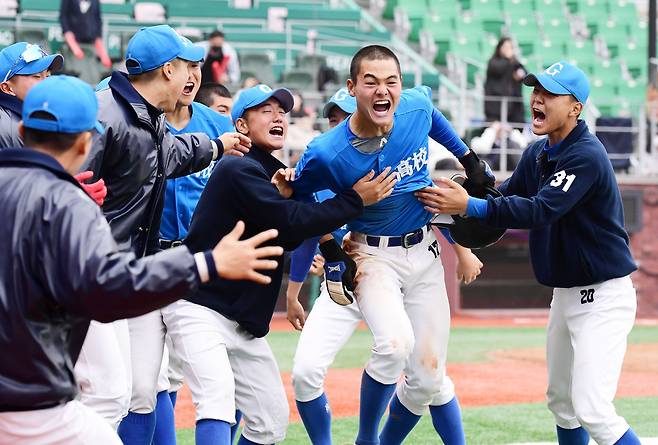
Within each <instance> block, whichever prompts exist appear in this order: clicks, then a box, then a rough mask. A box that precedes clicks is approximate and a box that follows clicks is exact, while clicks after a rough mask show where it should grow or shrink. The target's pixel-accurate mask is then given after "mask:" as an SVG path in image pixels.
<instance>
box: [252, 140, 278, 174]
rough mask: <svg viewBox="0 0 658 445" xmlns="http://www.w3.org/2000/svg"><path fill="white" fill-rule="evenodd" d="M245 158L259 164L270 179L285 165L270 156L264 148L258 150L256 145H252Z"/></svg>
mask: <svg viewBox="0 0 658 445" xmlns="http://www.w3.org/2000/svg"><path fill="white" fill-rule="evenodd" d="M245 156H246V157H248V158H252V159H253V160H255V161H256V162H258V163H259V164H261V165H262V166H263V167H264V168H265V171H266V172H267V174H268V175H269V176H270V177H272V176H273V175H274V173H276V171H277V170H278V169H280V168H286V165H285V164H284V163H283V162H281V161H279V160H278V159H277V158H275V157H274V156H272V154H271V153H270V152H268V151H267V150H265V149H264V148H260V147H259V146H257V145H252V146H251V148H250V149H249V153H247V154H246V155H245Z"/></svg>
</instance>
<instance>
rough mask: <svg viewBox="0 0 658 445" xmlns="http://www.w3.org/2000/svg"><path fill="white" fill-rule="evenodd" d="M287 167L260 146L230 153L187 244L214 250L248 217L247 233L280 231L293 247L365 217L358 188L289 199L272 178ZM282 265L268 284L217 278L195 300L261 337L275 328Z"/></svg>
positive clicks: (288, 247) (200, 205)
mask: <svg viewBox="0 0 658 445" xmlns="http://www.w3.org/2000/svg"><path fill="white" fill-rule="evenodd" d="M283 167H285V166H284V165H283V164H282V163H281V162H280V161H279V160H278V159H276V158H275V157H274V156H272V155H271V154H269V153H267V152H266V151H264V150H261V149H259V148H258V147H256V146H252V147H251V150H250V151H249V153H248V154H247V155H246V156H245V157H243V158H238V157H232V156H231V157H226V158H224V159H222V161H221V162H219V163H218V164H217V166H216V167H215V170H214V171H213V173H212V175H211V176H210V179H209V181H208V184H207V185H206V188H205V189H204V191H203V193H202V194H201V198H200V199H199V203H198V204H197V207H196V210H195V211H194V216H193V217H192V224H191V226H190V231H189V233H188V235H187V238H186V240H185V244H187V246H188V247H189V248H190V249H191V250H192V251H195V252H196V251H197V250H203V251H205V250H208V249H209V248H212V247H214V246H215V244H217V242H218V241H219V240H220V239H221V238H222V237H223V236H224V235H226V234H227V233H228V232H230V231H231V230H232V229H233V227H234V226H235V224H236V223H237V222H238V221H239V220H242V221H244V223H245V225H246V231H245V234H244V237H245V238H246V237H250V236H253V235H255V234H257V233H258V232H261V231H263V230H267V229H272V228H274V229H278V230H279V236H278V238H276V239H275V240H274V241H272V244H274V245H279V246H282V247H283V248H284V249H285V250H293V249H295V248H296V247H297V246H298V245H299V244H301V243H302V241H304V240H305V239H307V238H312V237H314V236H318V235H322V234H325V233H330V232H332V231H333V230H335V229H337V228H339V227H341V226H342V225H343V224H345V223H346V222H347V221H349V220H352V219H354V218H356V217H358V216H360V215H361V213H362V212H363V202H362V201H361V198H360V197H359V195H358V194H357V193H356V192H355V191H354V190H352V189H349V190H346V191H344V192H343V193H340V194H338V195H337V196H336V197H335V198H332V199H329V200H326V201H324V202H322V203H310V202H299V201H294V200H291V199H284V198H283V197H281V195H280V194H279V192H278V190H277V189H276V187H275V186H274V185H272V184H271V183H270V179H271V177H272V176H273V175H274V173H275V172H276V171H277V170H278V169H279V168H283ZM277 261H278V263H279V266H278V267H277V269H276V270H272V271H268V272H267V273H266V274H267V275H269V276H270V277H272V282H271V283H270V284H268V285H266V286H264V285H261V284H256V283H253V282H249V281H228V280H223V279H221V278H220V279H217V280H214V281H213V282H212V283H207V284H204V285H202V286H201V287H200V288H199V291H198V292H196V294H194V295H193V296H192V297H191V298H189V300H190V301H192V302H194V303H197V304H200V305H203V306H206V307H208V308H210V309H214V310H216V311H217V312H219V313H220V314H222V315H224V316H225V317H226V318H229V319H231V320H234V321H236V322H238V323H239V324H240V326H241V327H242V328H244V329H245V330H247V331H248V332H250V333H251V334H252V335H254V336H255V337H263V336H264V335H265V334H267V332H268V331H269V324H270V320H271V319H272V313H273V312H274V305H275V303H276V299H277V296H278V294H279V288H280V286H281V278H282V276H283V257H279V258H277Z"/></svg>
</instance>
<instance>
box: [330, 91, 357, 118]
mask: <svg viewBox="0 0 658 445" xmlns="http://www.w3.org/2000/svg"><path fill="white" fill-rule="evenodd" d="M333 107H338V108H340V109H341V110H343V111H344V112H346V113H347V114H352V113H354V111H356V99H355V98H354V97H353V96H350V93H349V92H348V91H347V88H341V89H340V90H338V91H336V92H335V93H334V95H333V96H331V99H329V102H327V104H326V105H325V106H324V108H323V109H322V116H324V117H329V113H330V112H331V109H332V108H333Z"/></svg>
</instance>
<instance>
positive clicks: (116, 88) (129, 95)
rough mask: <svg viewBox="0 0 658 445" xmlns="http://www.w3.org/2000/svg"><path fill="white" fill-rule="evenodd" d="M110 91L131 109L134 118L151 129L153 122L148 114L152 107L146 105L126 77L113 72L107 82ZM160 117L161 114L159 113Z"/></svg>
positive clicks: (118, 72)
mask: <svg viewBox="0 0 658 445" xmlns="http://www.w3.org/2000/svg"><path fill="white" fill-rule="evenodd" d="M109 86H110V89H112V91H113V92H114V93H115V95H116V96H118V97H120V98H121V99H122V100H123V101H124V102H125V103H127V104H128V105H129V107H130V109H132V111H133V113H134V115H135V118H136V119H137V120H138V121H139V122H142V123H144V124H146V125H148V126H149V127H153V126H154V125H153V121H152V120H151V115H150V114H149V107H151V108H155V107H153V105H151V104H148V103H147V102H146V101H145V100H144V98H143V97H142V96H141V95H140V94H139V93H138V92H137V90H136V89H135V87H134V86H133V85H132V84H131V83H130V80H128V75H127V74H126V73H122V72H121V71H113V72H112V77H111V78H110V82H109ZM160 115H162V112H160Z"/></svg>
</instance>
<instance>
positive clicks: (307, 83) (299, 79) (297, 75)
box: [281, 69, 315, 91]
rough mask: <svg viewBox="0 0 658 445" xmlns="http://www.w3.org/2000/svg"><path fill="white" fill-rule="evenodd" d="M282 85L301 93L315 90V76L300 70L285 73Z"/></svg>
mask: <svg viewBox="0 0 658 445" xmlns="http://www.w3.org/2000/svg"><path fill="white" fill-rule="evenodd" d="M281 84H282V85H283V86H284V87H286V88H290V89H295V90H300V91H304V90H309V89H315V85H314V79H313V76H312V75H311V74H309V73H308V72H306V71H303V70H298V69H294V70H290V71H286V72H284V73H283V74H282V75H281Z"/></svg>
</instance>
